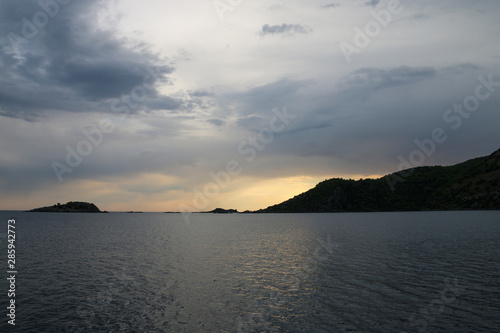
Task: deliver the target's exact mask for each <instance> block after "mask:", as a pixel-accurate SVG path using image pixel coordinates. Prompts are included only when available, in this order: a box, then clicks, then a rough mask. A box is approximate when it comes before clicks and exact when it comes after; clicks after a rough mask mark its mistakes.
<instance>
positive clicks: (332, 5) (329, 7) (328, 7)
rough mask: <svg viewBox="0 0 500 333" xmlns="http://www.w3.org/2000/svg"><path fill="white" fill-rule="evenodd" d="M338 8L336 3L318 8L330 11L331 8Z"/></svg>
mask: <svg viewBox="0 0 500 333" xmlns="http://www.w3.org/2000/svg"><path fill="white" fill-rule="evenodd" d="M337 7H340V5H339V4H338V3H329V4H326V5H323V6H320V8H325V9H332V8H337Z"/></svg>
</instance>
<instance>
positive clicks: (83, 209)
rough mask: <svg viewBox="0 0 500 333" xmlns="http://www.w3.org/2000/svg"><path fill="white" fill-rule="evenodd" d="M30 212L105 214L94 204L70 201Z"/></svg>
mask: <svg viewBox="0 0 500 333" xmlns="http://www.w3.org/2000/svg"><path fill="white" fill-rule="evenodd" d="M29 212H48V213H103V212H101V211H100V210H99V208H97V206H96V205H94V204H93V203H88V202H77V201H70V202H68V203H66V204H64V205H61V204H59V203H58V204H56V205H54V206H47V207H41V208H36V209H32V210H29Z"/></svg>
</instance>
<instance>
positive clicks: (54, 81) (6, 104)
mask: <svg viewBox="0 0 500 333" xmlns="http://www.w3.org/2000/svg"><path fill="white" fill-rule="evenodd" d="M40 3H42V4H43V3H51V4H52V5H51V6H49V7H47V6H40V5H38V1H4V2H2V5H1V6H0V22H1V23H0V28H1V31H2V34H1V35H0V36H1V37H0V48H1V50H2V51H3V52H2V53H1V54H0V64H1V67H0V75H1V78H0V83H1V85H2V87H5V88H3V89H2V92H1V93H0V112H2V114H5V115H8V116H20V117H25V115H26V113H27V112H32V113H33V112H37V111H43V110H62V111H72V112H77V111H101V112H110V111H111V110H110V106H109V104H110V102H111V101H112V100H113V99H115V98H121V97H122V96H125V95H130V94H131V93H132V92H133V89H134V88H136V87H143V86H145V85H147V87H148V90H147V91H146V94H145V95H146V96H141V102H143V104H144V105H145V108H146V109H147V108H150V109H167V110H171V109H177V108H179V107H180V105H181V104H182V102H181V101H178V100H175V99H173V98H169V97H165V96H158V91H157V90H156V85H157V84H160V83H162V84H164V83H169V79H168V75H169V74H171V73H172V72H173V71H174V68H173V67H172V66H170V65H168V64H165V61H164V59H161V58H159V57H158V56H157V55H155V54H153V53H152V52H150V51H148V50H147V48H145V47H144V46H143V45H139V44H138V45H134V44H133V43H131V42H130V41H129V40H125V39H120V38H117V37H116V36H115V34H114V31H112V30H101V29H99V28H98V22H97V17H98V15H97V13H98V12H99V11H101V10H105V6H106V2H104V1H98V0H94V1H71V2H69V3H68V4H66V5H61V4H58V3H57V2H55V1H54V2H40ZM56 4H57V5H56ZM42 7H44V8H45V9H44V8H42ZM42 18H46V21H40V20H42ZM37 25H38V27H37ZM151 68H154V75H151V74H150V73H151ZM141 92H144V90H141ZM143 95H144V94H143ZM21 110H23V111H22V112H21Z"/></svg>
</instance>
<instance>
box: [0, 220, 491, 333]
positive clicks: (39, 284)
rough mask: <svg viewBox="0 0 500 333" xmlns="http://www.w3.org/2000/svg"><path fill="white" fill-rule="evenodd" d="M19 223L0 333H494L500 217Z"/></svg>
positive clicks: (3, 240) (3, 245) (4, 284)
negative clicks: (11, 294)
mask: <svg viewBox="0 0 500 333" xmlns="http://www.w3.org/2000/svg"><path fill="white" fill-rule="evenodd" d="M12 217H14V218H15V219H16V221H17V223H16V244H15V245H16V250H17V252H16V264H17V267H16V268H17V271H18V274H17V275H16V326H15V329H13V327H12V326H11V325H8V324H7V320H8V318H7V316H6V314H7V310H6V306H7V302H8V297H7V290H8V288H9V286H8V285H7V282H6V278H7V277H8V276H7V273H6V271H7V269H6V268H4V269H3V270H2V271H1V272H2V273H1V274H2V279H1V280H2V284H1V288H2V291H1V293H0V295H2V296H1V297H0V305H1V308H2V309H4V310H2V311H3V312H4V314H2V317H3V319H2V321H1V323H0V331H1V332H9V331H20V332H21V331H22V332H499V331H500V212H499V211H488V212H415V213H365V214H269V215H264V214H263V215H211V214H195V215H192V221H191V222H190V223H186V222H185V221H184V220H183V218H182V216H181V215H178V214H159V213H158V214H156V213H144V214H124V213H110V214H62V213H56V214H54V213H23V212H0V228H1V229H0V233H3V234H2V235H1V236H2V238H1V244H0V246H1V248H2V252H4V253H5V255H2V256H1V257H2V258H4V259H2V260H3V261H4V262H5V263H4V264H2V265H3V267H6V265H7V258H6V257H7V255H6V251H7V250H6V248H7V241H6V235H5V233H6V230H7V219H8V218H12Z"/></svg>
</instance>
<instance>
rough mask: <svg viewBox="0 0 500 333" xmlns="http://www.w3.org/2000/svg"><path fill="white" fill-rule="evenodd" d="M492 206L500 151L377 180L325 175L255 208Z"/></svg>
mask: <svg viewBox="0 0 500 333" xmlns="http://www.w3.org/2000/svg"><path fill="white" fill-rule="evenodd" d="M490 209H494V210H499V209H500V150H497V151H496V152H494V153H493V154H491V155H489V156H485V157H479V158H475V159H471V160H468V161H466V162H463V163H460V164H456V165H453V166H428V167H417V168H411V169H407V170H403V171H400V172H396V173H393V174H390V175H387V176H384V177H382V178H379V179H360V180H352V179H341V178H333V179H329V180H325V181H323V182H321V183H319V184H318V185H316V187H314V188H313V189H311V190H309V191H307V192H304V193H302V194H299V195H297V196H295V197H293V198H291V199H289V200H287V201H285V202H282V203H280V204H277V205H274V206H270V207H267V208H265V209H261V210H258V211H256V212H255V213H315V212H377V211H425V210H490Z"/></svg>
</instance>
